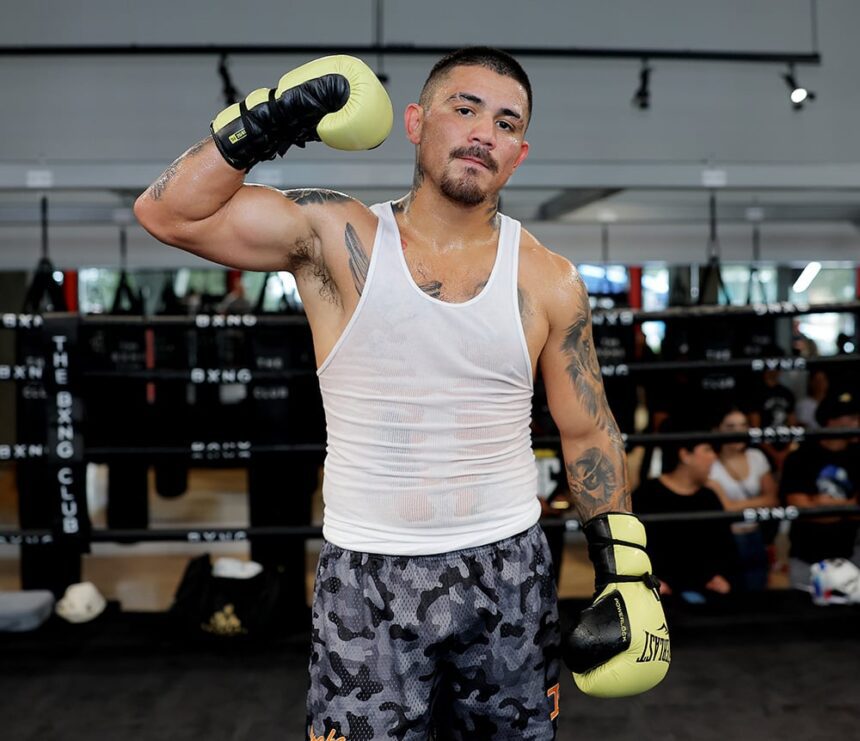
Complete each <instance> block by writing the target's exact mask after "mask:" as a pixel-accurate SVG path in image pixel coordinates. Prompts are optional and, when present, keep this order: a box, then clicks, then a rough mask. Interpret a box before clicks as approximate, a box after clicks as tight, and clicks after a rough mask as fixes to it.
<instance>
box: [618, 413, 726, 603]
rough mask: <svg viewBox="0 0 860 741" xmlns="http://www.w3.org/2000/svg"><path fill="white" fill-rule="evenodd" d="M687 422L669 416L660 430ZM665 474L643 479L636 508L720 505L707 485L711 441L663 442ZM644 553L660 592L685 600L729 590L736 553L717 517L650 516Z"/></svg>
mask: <svg viewBox="0 0 860 741" xmlns="http://www.w3.org/2000/svg"><path fill="white" fill-rule="evenodd" d="M690 429H692V427H691V426H690V425H689V424H684V423H679V422H677V421H675V422H672V421H670V420H667V423H666V424H664V425H663V426H662V427H661V428H660V432H686V431H689V430H690ZM661 448H662V451H663V474H662V475H661V476H660V477H659V478H654V479H647V480H646V481H644V482H643V483H642V484H641V485H640V486H639V488H638V489H636V491H635V492H634V493H633V511H634V512H635V513H636V514H656V513H665V512H681V513H685V514H687V513H689V514H692V513H696V512H703V511H709V510H718V511H721V510H722V509H723V506H722V503H721V502H720V499H719V497H718V496H717V495H716V494H715V493H714V492H713V490H711V489H709V488H708V486H707V482H708V477H709V475H710V472H711V466H713V464H714V461H715V460H716V457H717V456H716V453H714V449H713V447H712V446H711V444H710V443H701V442H698V441H696V440H695V439H693V438H692V437H691V439H690V440H689V441H685V442H682V443H661ZM647 527H648V546H647V549H648V553H649V554H650V556H651V561H652V563H653V565H654V573H655V574H656V575H657V577H659V579H660V582H661V585H660V591H661V593H662V594H666V595H670V594H677V595H679V596H680V597H681V598H682V599H684V600H687V601H694V602H701V601H708V600H709V599H711V600H713V599H714V598H715V597H716V595H726V594H728V593H729V592H730V591H731V584H730V579H731V578H732V576H733V574H734V572H735V569H736V560H737V559H736V555H735V546H734V541H733V540H732V536H731V531H730V530H729V525H728V523H727V522H725V521H719V520H700V521H696V520H690V521H686V522H650V523H648V525H647Z"/></svg>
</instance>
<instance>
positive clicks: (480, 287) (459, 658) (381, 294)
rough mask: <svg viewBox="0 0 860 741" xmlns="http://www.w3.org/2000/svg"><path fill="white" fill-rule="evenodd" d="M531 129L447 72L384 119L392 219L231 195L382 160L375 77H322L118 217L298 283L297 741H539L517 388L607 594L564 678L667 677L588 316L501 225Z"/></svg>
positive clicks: (287, 196) (510, 86)
mask: <svg viewBox="0 0 860 741" xmlns="http://www.w3.org/2000/svg"><path fill="white" fill-rule="evenodd" d="M531 113H532V95H531V86H530V83H529V80H528V77H527V76H526V74H525V72H524V71H523V70H522V68H521V67H520V65H519V64H518V63H517V62H516V61H515V60H514V59H513V58H512V57H510V56H508V55H507V54H505V53H503V52H500V51H497V50H494V49H487V48H475V49H466V50H461V51H459V52H455V53H454V54H452V55H450V56H448V57H445V58H444V59H442V60H441V61H440V62H439V63H437V65H436V66H435V67H434V68H433V70H432V71H431V73H430V76H429V77H428V79H427V82H426V83H425V85H424V88H423V90H422V92H421V97H420V100H419V102H418V103H412V104H410V105H408V106H407V107H406V111H405V114H404V124H405V128H406V135H407V137H408V138H409V140H410V141H411V142H412V143H413V144H414V145H415V147H416V162H415V176H414V181H413V187H412V190H411V191H410V193H409V194H408V195H407V196H406V197H404V198H402V199H401V200H399V201H396V202H394V203H391V204H380V205H376V206H373V207H371V208H367V207H366V206H364V205H363V204H361V203H359V202H358V201H356V200H354V199H352V198H350V197H348V196H346V195H343V194H341V193H337V192H335V191H329V190H298V191H286V192H280V191H278V190H275V189H273V188H266V187H261V186H254V185H246V184H244V172H243V171H246V170H248V169H250V168H251V167H252V166H253V165H254V164H255V163H256V162H258V161H260V160H261V159H267V158H272V157H274V156H275V154H283V153H284V152H285V151H286V149H287V148H288V146H290V145H291V144H293V143H298V144H302V145H303V144H304V142H306V141H308V140H311V139H322V140H323V141H324V142H326V143H329V144H330V145H332V146H336V147H340V148H344V149H361V148H366V149H369V148H372V147H374V146H377V145H378V144H379V143H381V141H382V140H383V139H384V138H385V137H386V136H387V134H388V130H389V128H390V120H391V111H390V102H388V99H387V96H385V94H384V90H383V89H382V87H381V85H380V84H379V83H378V81H377V80H376V78H375V76H374V75H373V73H372V72H371V71H370V70H369V69H368V68H367V67H366V66H365V65H364V64H363V63H361V62H359V61H358V60H355V59H352V58H349V57H326V58H324V59H320V60H315V61H314V62H311V63H309V64H308V65H304V66H302V67H300V68H298V69H297V70H293V71H292V72H290V73H289V74H288V75H286V76H285V77H284V78H282V79H281V81H280V83H279V86H278V88H277V89H273V90H272V91H267V90H262V91H255V92H254V93H252V94H251V95H250V96H248V98H247V99H246V101H244V103H243V104H242V105H241V106H231V107H230V108H228V109H227V110H226V111H224V112H222V113H221V114H220V115H219V116H218V117H216V119H215V121H214V122H213V125H212V131H213V138H212V140H206V141H203V142H201V143H199V144H198V145H196V146H194V147H192V148H191V149H190V150H189V151H188V152H186V154H185V155H183V156H182V157H180V159H179V160H177V161H176V162H175V163H174V164H173V165H171V167H170V168H168V170H167V171H166V172H165V174H164V175H163V176H162V177H161V178H160V179H159V180H158V181H156V183H154V184H153V185H152V186H151V187H150V189H149V190H148V191H147V192H146V193H144V194H143V195H142V196H141V198H140V199H139V200H138V202H137V204H136V206H135V212H136V214H137V216H138V218H139V219H140V221H141V223H142V224H143V225H144V226H145V227H146V228H147V229H148V230H149V231H151V232H152V233H153V234H154V235H155V236H157V237H158V238H159V239H161V240H163V241H165V242H168V243H170V244H174V245H177V246H179V247H182V248H184V249H187V250H189V251H191V252H193V253H195V254H198V255H201V256H203V257H206V258H208V259H211V260H214V261H216V262H220V263H222V264H225V265H229V266H231V267H233V268H238V269H245V270H267V271H275V270H290V271H292V272H293V273H294V274H295V277H296V283H297V285H298V289H299V293H300V295H301V297H302V301H303V303H304V306H305V309H306V312H307V316H308V321H309V322H310V325H311V329H312V332H313V338H314V347H315V351H316V356H317V363H318V366H319V369H318V374H319V379H320V388H321V391H322V395H323V401H324V406H325V412H326V420H327V431H328V454H327V458H326V465H325V479H324V486H323V497H324V500H325V506H326V511H325V521H324V528H323V530H324V535H325V539H326V544H325V545H324V547H323V551H322V553H321V555H320V566H319V571H318V574H317V581H316V590H315V597H314V605H313V621H314V630H313V648H312V655H311V662H310V674H311V687H310V692H309V697H308V716H309V717H308V731H309V735H310V737H311V738H312V739H316V738H326V739H327V738H329V737H331V738H340V737H343V738H345V739H359V738H361V739H371V738H372V739H377V738H398V739H424V738H427V736H428V733H430V732H431V730H432V731H433V732H435V733H436V737H437V738H482V739H489V738H517V739H524V738H552V737H553V736H554V733H555V723H556V721H555V718H556V716H557V715H558V673H559V661H558V651H559V635H558V633H559V628H558V620H557V615H556V605H555V594H554V586H553V582H552V577H551V563H550V556H549V553H548V551H547V547H546V542H545V539H544V538H543V535H542V533H541V532H540V530H539V529H538V528H537V526H536V522H537V520H538V517H539V514H540V505H539V504H538V501H537V499H536V468H535V465H534V457H533V454H532V451H531V447H530V436H529V416H530V409H531V396H532V379H533V377H534V375H535V374H536V372H537V369H538V366H539V365H540V369H541V372H542V374H543V376H544V379H545V381H546V387H547V392H548V396H549V404H550V408H551V410H552V414H553V416H554V418H555V420H556V423H557V424H558V427H559V429H560V431H561V436H562V444H563V447H564V456H565V464H566V466H567V470H568V473H569V478H570V485H571V489H572V490H573V491H574V492H575V493H576V494H577V500H578V501H577V508H578V511H579V515H580V517H581V518H582V520H583V522H586V523H588V524H587V525H586V534H587V535H588V537H589V540H590V543H591V545H592V549H593V560H594V561H595V569H596V572H597V582H598V587H599V591H600V593H601V594H604V593H605V595H606V596H605V598H604V599H602V600H599V601H598V602H597V603H595V605H594V606H593V607H592V608H590V609H591V610H592V611H593V612H589V611H586V613H584V614H583V617H582V618H581V620H580V623H579V625H578V627H577V631H578V632H576V633H574V634H573V635H572V636H570V637H569V638H567V639H566V640H565V648H564V650H565V652H566V657H567V660H568V662H569V665H572V666H573V668H574V670H575V672H576V673H575V675H574V676H575V678H576V681H577V682H578V683H579V684H580V686H581V687H583V688H584V689H585V690H586V691H589V692H591V693H592V694H598V695H603V696H612V695H621V694H631V693H634V692H641V691H644V690H645V689H647V688H649V687H651V686H653V684H656V682H657V681H659V680H660V679H661V678H662V676H663V675H664V674H665V672H666V669H667V668H668V634H667V632H666V627H665V621H664V618H663V615H662V609H661V608H660V603H659V596H658V595H657V592H656V589H653V586H654V585H653V577H651V575H650V564H649V563H648V559H647V556H646V555H645V551H644V531H642V528H641V524H640V523H639V522H638V520H636V519H635V518H634V517H632V516H631V515H629V514H623V513H628V512H629V492H628V488H627V484H626V475H625V464H624V447H623V443H622V440H621V436H620V435H619V433H618V429H617V427H616V425H615V421H614V420H613V418H612V414H611V413H610V411H609V408H608V406H607V403H606V398H605V395H604V393H603V388H602V384H601V377H600V368H599V366H598V364H597V362H596V358H595V355H594V350H593V347H592V340H591V323H590V315H589V305H588V297H587V295H586V292H585V289H584V287H583V284H582V281H581V280H580V278H579V276H578V274H577V272H576V270H575V268H574V267H573V265H571V264H570V263H569V262H568V261H567V260H565V259H564V258H562V257H559V256H558V255H555V254H553V253H551V252H550V251H549V250H547V249H546V248H544V247H543V246H542V245H540V244H539V243H538V242H537V240H535V239H534V237H532V236H531V235H530V234H528V233H526V232H524V231H522V230H521V229H520V227H519V224H518V223H517V222H514V221H512V220H510V219H508V218H507V217H505V216H503V215H501V214H500V213H499V212H498V194H499V191H500V190H501V188H502V187H503V186H504V185H505V183H506V182H507V181H508V179H509V178H510V176H511V175H512V174H513V172H514V170H516V168H517V167H518V166H519V165H520V164H522V162H523V161H524V160H525V158H526V155H527V154H528V151H529V145H528V143H527V142H526V140H525V132H526V128H527V126H528V123H529V119H530V117H531ZM213 140H214V141H213ZM225 160H226V162H225ZM610 513H621V514H610ZM595 621H603V628H604V633H603V634H602V635H597V631H596V627H595V625H594V623H595ZM637 659H639V661H638V662H637ZM622 664H623V666H622ZM622 673H623V676H624V679H620V678H619V675H620V674H622Z"/></svg>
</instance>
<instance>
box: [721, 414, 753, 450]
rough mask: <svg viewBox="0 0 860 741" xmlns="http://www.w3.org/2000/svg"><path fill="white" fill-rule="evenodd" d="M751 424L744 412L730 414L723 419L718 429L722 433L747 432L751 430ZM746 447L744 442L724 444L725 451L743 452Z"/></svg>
mask: <svg viewBox="0 0 860 741" xmlns="http://www.w3.org/2000/svg"><path fill="white" fill-rule="evenodd" d="M749 428H750V426H749V422H748V421H747V416H746V414H744V413H743V412H739V411H735V412H729V413H728V414H727V415H726V416H725V417H723V420H722V422H720V425H719V427H718V428H717V429H718V430H719V431H720V432H747V431H748V430H749ZM745 447H746V443H744V442H736V443H724V444H723V450H743V449H744V448H745Z"/></svg>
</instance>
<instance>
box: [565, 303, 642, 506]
mask: <svg viewBox="0 0 860 741" xmlns="http://www.w3.org/2000/svg"><path fill="white" fill-rule="evenodd" d="M580 295H581V300H580V304H579V306H578V307H577V317H576V319H575V320H574V322H573V323H572V324H571V325H570V326H569V327H568V328H567V331H566V332H565V337H564V340H563V341H562V352H563V354H564V356H565V358H566V360H567V373H568V377H569V378H570V382H571V385H572V387H573V390H574V393H575V395H576V397H577V399H578V401H579V404H580V406H581V408H582V409H583V410H584V412H585V414H587V415H588V416H589V418H590V420H591V422H592V423H593V425H594V428H595V429H596V430H598V431H599V432H601V433H603V435H604V436H605V442H604V443H603V444H601V445H599V446H594V447H590V448H588V449H587V450H586V451H584V452H582V453H580V454H578V455H575V456H574V458H575V459H574V460H570V461H566V462H565V468H566V471H567V478H568V484H569V486H570V490H571V493H572V494H573V495H574V496H575V497H576V507H577V511H578V512H579V515H580V517H581V518H582V519H583V521H585V520H587V519H590V518H591V517H594V516H595V515H596V514H600V513H601V512H607V511H616V512H623V511H629V510H630V488H629V484H628V482H627V464H626V460H625V454H624V440H623V438H622V436H621V432H620V431H619V429H618V425H617V424H616V422H615V418H614V417H613V416H612V411H611V410H610V408H609V403H608V402H607V400H606V392H605V391H604V388H603V378H602V376H601V374H600V364H599V363H598V362H597V353H596V352H595V349H594V341H593V335H592V328H591V309H590V307H589V305H588V295H587V293H586V292H585V289H584V287H582V290H581V292H580ZM598 439H599V438H598Z"/></svg>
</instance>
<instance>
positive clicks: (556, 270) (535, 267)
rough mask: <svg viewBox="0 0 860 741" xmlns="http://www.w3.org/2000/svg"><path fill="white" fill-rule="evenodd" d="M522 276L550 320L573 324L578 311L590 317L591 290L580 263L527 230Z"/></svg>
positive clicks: (521, 246)
mask: <svg viewBox="0 0 860 741" xmlns="http://www.w3.org/2000/svg"><path fill="white" fill-rule="evenodd" d="M520 275H521V276H522V282H523V284H524V287H525V288H526V290H528V291H529V293H530V294H531V295H532V297H533V300H534V301H535V302H536V303H537V304H538V305H539V306H541V307H542V308H543V309H544V311H545V313H546V315H547V317H548V318H549V319H550V323H555V321H566V322H568V323H570V321H571V320H572V318H573V314H575V313H581V314H584V315H586V316H587V314H588V293H587V291H586V288H585V284H584V283H583V281H582V278H581V277H580V275H579V271H578V270H577V269H576V266H575V265H574V264H573V263H572V262H571V261H570V260H568V259H567V258H566V257H564V256H563V255H559V254H558V253H557V252H553V251H552V250H551V249H549V248H548V247H546V246H545V245H543V244H542V243H541V242H540V241H539V240H538V239H537V238H536V237H535V236H534V235H533V234H531V233H530V232H528V231H526V230H525V229H523V230H522V236H521V238H520ZM554 320H555V321H554Z"/></svg>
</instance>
